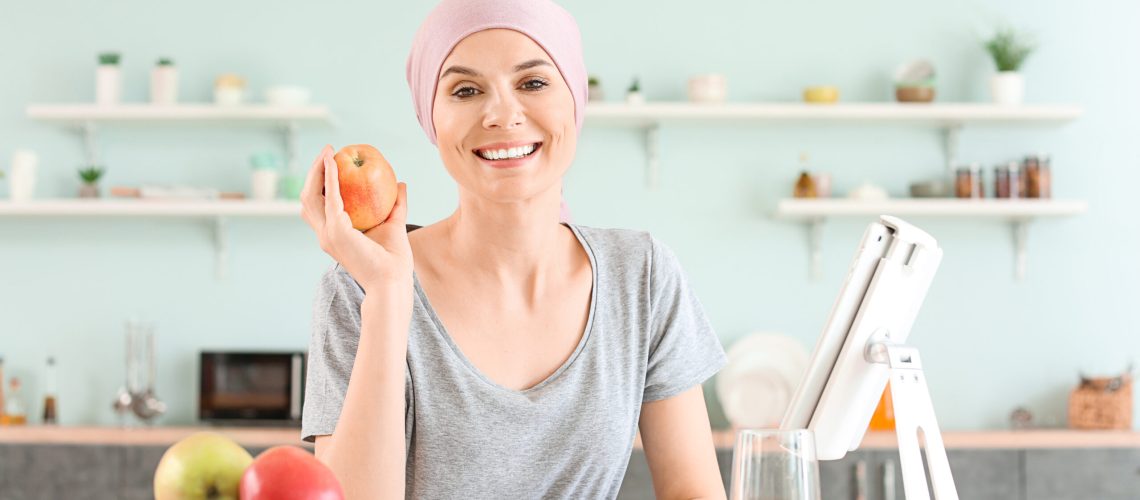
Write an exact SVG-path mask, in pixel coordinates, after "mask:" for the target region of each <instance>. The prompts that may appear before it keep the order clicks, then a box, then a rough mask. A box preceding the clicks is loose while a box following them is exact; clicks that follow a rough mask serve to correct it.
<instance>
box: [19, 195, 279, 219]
mask: <svg viewBox="0 0 1140 500" xmlns="http://www.w3.org/2000/svg"><path fill="white" fill-rule="evenodd" d="M300 215H301V202H299V201H289V200H278V201H247V200H174V201H168V200H147V199H142V200H133V199H108V198H100V199H43V200H29V201H23V202H12V201H6V200H5V201H0V216H164V217H211V216H214V217H222V216H274V217H298V218H300Z"/></svg>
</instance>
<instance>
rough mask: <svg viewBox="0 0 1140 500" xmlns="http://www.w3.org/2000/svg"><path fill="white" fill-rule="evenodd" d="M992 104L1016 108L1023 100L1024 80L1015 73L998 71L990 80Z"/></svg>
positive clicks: (1019, 74)
mask: <svg viewBox="0 0 1140 500" xmlns="http://www.w3.org/2000/svg"><path fill="white" fill-rule="evenodd" d="M990 95H991V96H992V97H993V100H994V104H1000V105H1003V106H1016V105H1018V104H1021V102H1022V100H1023V99H1024V98H1025V79H1024V78H1023V77H1022V76H1021V73H1018V72H1016V71H1000V72H998V73H997V74H996V75H994V76H993V77H992V78H991V79H990Z"/></svg>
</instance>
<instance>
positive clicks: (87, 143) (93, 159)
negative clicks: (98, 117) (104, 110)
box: [80, 120, 99, 167]
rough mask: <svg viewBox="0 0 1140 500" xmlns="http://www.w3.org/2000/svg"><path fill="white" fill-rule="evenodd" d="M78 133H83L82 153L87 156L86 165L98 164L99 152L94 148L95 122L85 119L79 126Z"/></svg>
mask: <svg viewBox="0 0 1140 500" xmlns="http://www.w3.org/2000/svg"><path fill="white" fill-rule="evenodd" d="M80 129H81V130H80V133H81V134H82V135H83V154H84V156H85V157H86V158H87V165H86V166H88V167H89V166H92V165H98V164H99V153H98V151H96V149H95V122H93V121H91V120H86V121H84V122H83V125H82V126H80Z"/></svg>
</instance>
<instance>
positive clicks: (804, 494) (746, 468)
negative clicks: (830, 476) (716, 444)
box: [729, 429, 820, 500]
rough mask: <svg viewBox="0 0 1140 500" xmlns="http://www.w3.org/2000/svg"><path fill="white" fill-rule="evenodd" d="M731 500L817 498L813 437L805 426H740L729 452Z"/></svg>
mask: <svg viewBox="0 0 1140 500" xmlns="http://www.w3.org/2000/svg"><path fill="white" fill-rule="evenodd" d="M729 498H730V499H732V500H820V487H819V462H818V461H817V460H816V456H815V436H814V435H813V434H812V432H811V431H809V430H807V429H798V430H789V431H785V430H778V429H744V430H741V431H740V432H739V433H737V435H736V447H735V448H734V449H733V453H732V487H731V489H730V491H729Z"/></svg>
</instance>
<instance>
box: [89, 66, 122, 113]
mask: <svg viewBox="0 0 1140 500" xmlns="http://www.w3.org/2000/svg"><path fill="white" fill-rule="evenodd" d="M122 92H123V79H122V73H121V72H120V71H119V65H117V64H100V65H98V66H96V67H95V103H96V104H100V105H104V106H111V105H115V104H118V103H119V98H120V96H121V95H122Z"/></svg>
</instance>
